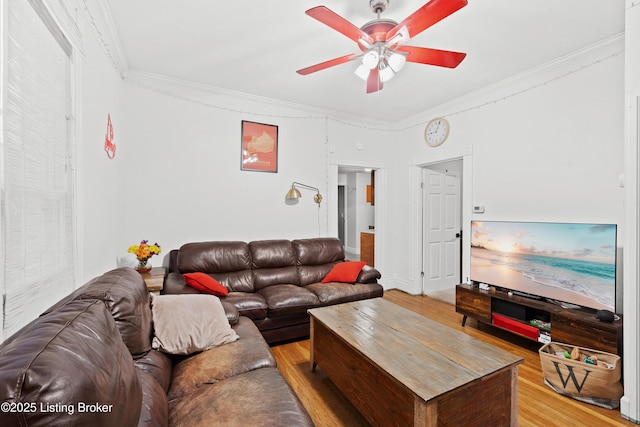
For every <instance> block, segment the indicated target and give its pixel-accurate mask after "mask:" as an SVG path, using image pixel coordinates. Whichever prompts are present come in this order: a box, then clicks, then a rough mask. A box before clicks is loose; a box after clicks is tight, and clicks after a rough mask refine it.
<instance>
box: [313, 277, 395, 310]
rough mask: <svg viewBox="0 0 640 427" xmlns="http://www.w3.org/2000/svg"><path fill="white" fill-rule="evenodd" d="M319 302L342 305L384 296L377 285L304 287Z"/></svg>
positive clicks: (380, 286)
mask: <svg viewBox="0 0 640 427" xmlns="http://www.w3.org/2000/svg"><path fill="white" fill-rule="evenodd" d="M305 289H307V290H308V291H310V292H313V293H314V294H315V295H316V296H317V297H318V300H320V304H321V305H333V304H342V303H344V302H351V301H359V300H362V299H368V298H378V297H381V296H382V295H383V294H384V288H383V287H382V285H380V284H379V283H356V284H353V285H352V284H350V283H338V282H332V283H314V284H312V285H309V286H305Z"/></svg>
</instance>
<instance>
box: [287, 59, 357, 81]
mask: <svg viewBox="0 0 640 427" xmlns="http://www.w3.org/2000/svg"><path fill="white" fill-rule="evenodd" d="M355 56H358V55H354V54H353V53H351V54H349V55H345V56H341V57H339V58H334V59H330V60H328V61H324V62H321V63H319V64H316V65H312V66H310V67H307V68H303V69H301V70H298V71H296V73H298V74H302V75H303V76H306V75H307V74H311V73H315V72H316V71H320V70H324V69H325V68H329V67H333V66H334V65H340V64H344V63H345V62H349V61H350V60H351V58H353V57H355Z"/></svg>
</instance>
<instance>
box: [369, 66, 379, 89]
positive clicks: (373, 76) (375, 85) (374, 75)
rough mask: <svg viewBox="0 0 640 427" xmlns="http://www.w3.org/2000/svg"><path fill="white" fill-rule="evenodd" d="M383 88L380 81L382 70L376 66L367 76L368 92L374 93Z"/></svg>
mask: <svg viewBox="0 0 640 427" xmlns="http://www.w3.org/2000/svg"><path fill="white" fill-rule="evenodd" d="M379 90H382V82H381V81H380V70H379V69H378V67H375V68H374V69H373V70H371V71H370V72H369V78H367V93H373V92H377V91H379Z"/></svg>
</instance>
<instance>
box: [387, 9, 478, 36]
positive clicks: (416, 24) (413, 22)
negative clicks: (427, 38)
mask: <svg viewBox="0 0 640 427" xmlns="http://www.w3.org/2000/svg"><path fill="white" fill-rule="evenodd" d="M466 5H467V0H431V1H430V2H428V3H427V4H425V5H424V6H422V7H421V8H420V9H418V10H416V11H415V12H414V13H413V14H411V15H409V16H408V17H407V19H405V20H404V21H402V22H401V23H399V24H398V25H396V26H395V27H393V28H392V29H391V30H389V32H388V33H387V40H390V39H391V38H392V37H393V36H395V35H396V34H397V33H398V32H399V31H400V30H402V29H403V28H404V27H406V28H407V31H408V32H409V34H406V35H405V37H404V38H403V41H406V40H408V39H410V38H412V37H415V36H416V35H418V34H420V33H421V32H423V31H424V30H426V29H427V28H429V27H430V26H432V25H433V24H435V23H437V22H439V21H441V20H443V19H444V18H446V17H447V16H449V15H451V14H452V13H454V12H456V11H458V10H460V9H462V8H463V7H465V6H466Z"/></svg>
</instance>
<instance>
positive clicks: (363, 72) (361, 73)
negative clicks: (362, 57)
mask: <svg viewBox="0 0 640 427" xmlns="http://www.w3.org/2000/svg"><path fill="white" fill-rule="evenodd" d="M354 74H355V75H356V76H358V77H360V78H361V79H362V80H364V81H367V79H368V78H369V70H368V69H367V67H365V66H364V65H362V64H360V66H359V67H358V68H356V71H355V72H354Z"/></svg>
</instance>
